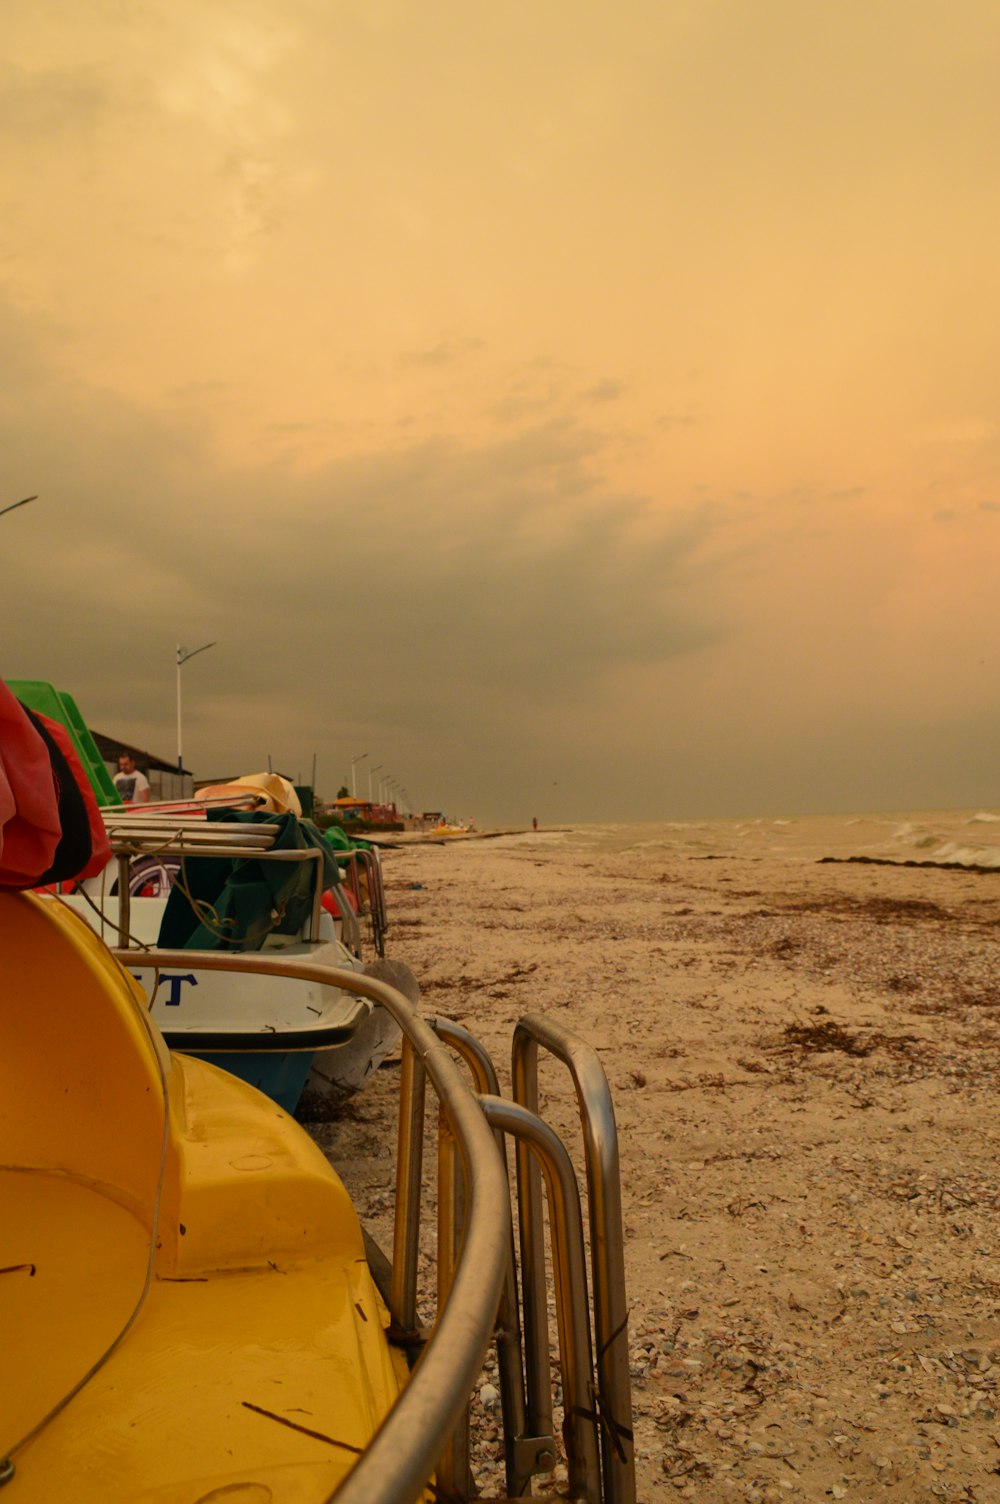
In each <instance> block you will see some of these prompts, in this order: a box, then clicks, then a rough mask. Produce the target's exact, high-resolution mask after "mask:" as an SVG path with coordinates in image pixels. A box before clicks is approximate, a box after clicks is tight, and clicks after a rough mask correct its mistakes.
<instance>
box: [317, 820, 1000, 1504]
mask: <svg viewBox="0 0 1000 1504" xmlns="http://www.w3.org/2000/svg"><path fill="white" fill-rule="evenodd" d="M898 828H899V827H898V824H897V826H896V827H893V826H892V824H891V822H887V823H885V824H884V825H883V826H880V827H879V828H878V829H868V828H866V827H862V826H859V825H857V824H855V825H854V826H853V827H852V826H849V825H848V824H847V823H846V822H843V821H831V822H828V823H827V824H825V825H824V823H823V822H821V821H812V822H782V823H780V824H779V823H778V822H772V823H770V824H766V823H764V822H760V823H759V824H758V825H756V826H755V827H740V828H738V827H736V826H735V825H729V824H719V825H717V826H705V827H690V828H689V829H688V830H686V831H683V832H682V831H680V830H678V832H677V834H676V839H674V838H671V837H670V836H669V835H664V834H663V831H662V828H659V830H660V834H659V836H658V838H657V839H649V840H645V841H644V840H640V839H639V838H638V835H637V834H636V833H639V832H641V831H642V829H643V828H642V827H637V826H636V827H631V828H629V829H626V828H618V829H617V831H615V830H613V829H612V828H608V830H607V831H605V833H604V835H603V837H602V834H601V832H600V830H599V828H597V827H591V828H589V830H588V831H585V832H582V833H580V834H578V835H577V836H574V835H573V833H568V834H567V833H565V832H564V833H562V834H558V835H556V834H552V835H549V834H546V832H544V831H540V832H539V833H538V834H537V835H532V834H526V835H523V836H504V837H501V838H498V839H496V840H488V841H484V840H481V841H458V842H454V843H451V844H448V845H429V844H414V845H409V846H406V847H405V848H403V849H400V850H394V851H391V852H388V853H386V856H385V869H384V870H385V874H386V882H387V897H388V903H389V909H390V918H391V924H392V928H391V933H390V943H389V953H390V954H391V955H394V956H397V957H399V958H400V959H402V960H404V961H406V962H407V963H408V964H409V965H410V966H411V967H412V968H413V970H414V972H415V973H416V975H417V977H418V978H419V980H420V983H421V988H422V1001H421V1008H422V1011H423V1012H424V1013H426V1014H442V1015H444V1016H447V1017H449V1018H452V1019H457V1020H459V1021H460V1022H462V1023H463V1024H465V1025H467V1026H468V1027H469V1028H471V1029H472V1030H473V1031H474V1032H475V1033H477V1034H478V1035H479V1036H480V1037H481V1038H482V1039H483V1041H484V1042H485V1043H486V1044H487V1046H488V1047H489V1048H490V1049H491V1050H492V1052H493V1055H494V1059H495V1060H496V1063H497V1065H498V1067H499V1069H500V1071H501V1076H502V1077H505V1076H506V1070H507V1051H508V1040H509V1036H510V1031H511V1028H512V1026H513V1024H514V1022H515V1021H516V1019H517V1018H518V1017H519V1016H520V1015H521V1014H522V1013H525V1012H548V1011H551V1012H554V1013H555V1014H556V1015H557V1016H558V1017H559V1018H560V1019H562V1020H563V1021H564V1022H565V1023H566V1024H568V1025H569V1026H571V1027H572V1028H574V1029H576V1030H577V1031H578V1032H579V1033H580V1034H582V1035H583V1036H584V1037H585V1038H587V1039H588V1040H589V1041H590V1042H591V1043H592V1044H593V1045H594V1046H595V1047H596V1048H597V1049H598V1050H599V1052H600V1055H601V1058H602V1060H603V1063H604V1065H605V1068H606V1070H607V1073H608V1076H609V1078H610V1081H611V1085H612V1089H613V1092H614V1097H615V1104H616V1112H617V1118H618V1126H619V1131H620V1135H621V1151H622V1180H623V1201H624V1217H625V1234H626V1260H627V1277H628V1294H629V1303H630V1308H631V1317H630V1347H631V1355H632V1376H633V1385H634V1412H635V1427H636V1448H637V1458H638V1478H639V1498H640V1499H644V1500H645V1499H650V1498H653V1497H656V1496H661V1497H671V1496H672V1495H674V1494H680V1495H682V1496H684V1495H686V1496H690V1497H695V1498H698V1499H702V1500H715V1499H729V1498H732V1499H737V1500H747V1501H751V1504H758V1501H772V1500H780V1499H803V1500H817V1501H819V1500H824V1501H825V1500H827V1499H847V1500H851V1499H858V1500H860V1499H867V1498H869V1497H872V1496H875V1497H877V1498H878V1499H884V1500H887V1501H889V1500H900V1501H903V1500H918V1499H924V1498H927V1499H951V1500H967V1501H976V1504H987V1501H990V1500H998V1499H1000V1419H998V1416H997V1411H996V1406H997V1384H998V1380H1000V1261H998V1252H1000V1240H998V1236H997V1231H998V1228H997V1212H998V1205H1000V1171H998V1168H997V1164H998V1147H1000V1146H998V1139H1000V1128H998V1123H997V1112H996V1107H997V1092H998V1072H997V1060H998V1054H997V1051H998V1045H1000V983H998V981H997V977H998V960H1000V954H998V952H1000V944H998V942H1000V870H997V869H996V868H995V867H993V868H991V869H990V870H985V871H978V872H972V871H963V870H952V869H949V868H947V867H926V866H920V867H916V866H901V865H879V864H871V863H865V864H858V863H854V862H848V861H846V860H844V858H846V857H847V856H849V855H854V854H856V853H858V852H859V851H867V852H868V853H869V855H871V854H872V853H875V854H876V855H878V854H879V853H881V856H880V857H879V860H880V861H881V860H890V859H891V860H901V859H903V858H904V857H906V858H909V859H914V858H916V859H920V860H926V859H928V857H930V858H931V859H933V857H934V855H935V854H938V855H941V856H946V855H947V854H948V852H949V851H952V852H953V851H954V850H955V849H956V847H955V842H954V841H952V843H951V845H950V846H948V845H947V844H946V843H943V841H942V840H940V839H939V840H938V842H937V845H936V846H935V845H934V843H933V842H932V841H930V840H926V841H921V840H920V839H919V838H918V836H917V835H916V834H914V833H913V832H908V833H907V837H906V839H907V841H908V842H909V848H908V849H905V850H904V849H903V846H904V845H905V844H906V843H905V842H904V843H903V845H901V844H900V842H899V840H898V839H897V840H896V844H895V845H893V843H892V839H891V832H892V831H893V830H894V829H895V830H896V831H897V835H898ZM956 829H957V827H956ZM959 833H960V832H959ZM965 834H966V837H967V838H968V839H969V840H972V839H973V838H975V837H976V836H977V832H976V831H975V830H974V829H973V830H971V832H970V831H968V830H967V831H966V832H965ZM983 834H985V835H988V836H989V837H990V839H992V840H995V839H996V827H993V828H989V829H985V828H983V829H980V831H979V832H978V835H983ZM992 849H993V850H994V851H995V848H992ZM822 856H834V857H837V858H840V860H836V861H833V862H821V861H820V858H821V857H822ZM963 859H964V860H968V859H969V857H968V853H967V852H966V853H964V855H963ZM987 861H988V862H989V861H992V856H990V855H989V851H988V852H987ZM397 1080H398V1070H397V1069H395V1068H394V1067H393V1066H392V1065H391V1064H390V1065H389V1067H388V1068H383V1069H382V1070H381V1071H380V1072H379V1073H378V1077H377V1079H376V1081H375V1082H374V1084H373V1085H372V1086H371V1087H370V1088H368V1089H366V1091H365V1093H364V1094H363V1096H362V1097H360V1098H358V1099H357V1100H356V1102H355V1104H354V1106H353V1109H352V1111H351V1112H350V1113H349V1114H348V1115H347V1116H345V1118H343V1119H342V1120H341V1121H340V1122H338V1123H335V1124H331V1125H329V1126H328V1127H327V1128H325V1129H317V1133H318V1135H319V1136H320V1137H321V1141H323V1142H324V1144H325V1145H326V1146H327V1147H328V1149H329V1151H330V1153H331V1157H332V1158H333V1159H334V1162H335V1163H337V1164H338V1165H340V1166H341V1167H342V1169H343V1172H344V1174H345V1177H346V1178H347V1179H348V1181H349V1182H350V1183H351V1184H352V1185H353V1186H354V1187H355V1188H356V1190H357V1191H358V1193H359V1194H358V1199H359V1204H360V1207H361V1211H362V1214H363V1215H364V1216H365V1217H366V1218H367V1219H368V1220H369V1221H370V1222H372V1224H373V1225H374V1226H375V1229H376V1232H379V1231H381V1232H382V1234H383V1235H384V1231H385V1228H386V1227H387V1225H388V1224H387V1208H388V1206H389V1205H390V1204H391V1186H390V1185H389V1183H388V1182H387V1180H386V1177H385V1159H384V1153H383V1152H380V1145H383V1144H384V1142H385V1137H386V1135H387V1134H389V1133H390V1132H392V1131H394V1129H393V1127H392V1125H393V1123H394V1113H395V1093H396V1083H397ZM546 1106H547V1107H548V1108H549V1110H550V1112H551V1116H552V1119H553V1121H554V1122H555V1123H556V1124H557V1126H559V1127H561V1128H565V1127H566V1126H567V1125H568V1124H569V1122H570V1119H571V1113H570V1111H569V1105H568V1103H567V1101H566V1099H565V1097H564V1096H563V1095H560V1097H558V1098H556V1099H552V1100H550V1101H549V1102H547V1103H546ZM493 1425H495V1422H493V1421H492V1419H491V1417H490V1416H489V1415H486V1414H483V1415H481V1416H480V1418H479V1427H480V1434H481V1435H482V1434H484V1433H485V1434H486V1435H487V1436H489V1432H490V1429H491V1427H492V1426H493ZM494 1450H495V1445H494ZM501 1482H502V1470H501V1469H500V1467H499V1466H494V1467H489V1466H487V1468H486V1469H485V1470H484V1471H483V1472H481V1474H480V1483H481V1486H482V1487H483V1490H484V1492H485V1493H486V1494H487V1495H488V1494H490V1493H497V1492H500V1491H501Z"/></svg>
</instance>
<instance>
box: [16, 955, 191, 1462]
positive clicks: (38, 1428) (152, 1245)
mask: <svg viewBox="0 0 1000 1504" xmlns="http://www.w3.org/2000/svg"><path fill="white" fill-rule="evenodd" d="M115 964H116V965H117V966H118V970H119V971H120V972H121V974H122V979H123V981H124V982H125V984H126V986H128V982H130V981H131V978H130V977H129V976H128V973H127V972H126V971H125V968H124V967H123V966H122V965H121V962H117V961H116V963H115ZM128 995H129V997H130V998H131V999H132V1003H133V1005H134V1007H135V1010H136V1013H137V1014H138V1016H139V1018H140V1019H141V1020H142V1026H143V1029H144V1030H145V1032H146V1038H147V1041H148V1043H149V1048H150V1050H151V1051H152V1053H153V1058H154V1060H155V1061H156V1069H157V1072H158V1074H159V1077H160V1093H161V1096H162V1099H163V1139H162V1142H161V1144H160V1164H159V1169H158V1170H157V1173H156V1191H155V1193H154V1196H153V1211H152V1220H151V1225H150V1232H149V1257H148V1258H147V1260H146V1277H145V1279H144V1281H143V1285H142V1290H141V1291H140V1293H139V1299H138V1300H137V1301H136V1303H135V1307H134V1308H133V1310H132V1314H131V1315H130V1316H129V1318H128V1320H127V1321H126V1322H125V1325H124V1326H123V1327H122V1329H121V1331H120V1332H119V1333H118V1335H117V1337H115V1338H114V1339H113V1341H112V1342H111V1343H110V1344H109V1346H108V1347H106V1348H105V1350H104V1352H103V1353H102V1354H101V1356H100V1357H99V1358H98V1359H97V1360H96V1361H95V1362H94V1363H92V1364H91V1366H90V1367H89V1368H88V1369H87V1372H86V1373H85V1374H84V1375H83V1377H82V1378H81V1379H78V1380H77V1382H76V1383H75V1384H74V1385H73V1387H72V1388H71V1389H70V1390H69V1391H68V1392H67V1393H66V1394H64V1395H63V1397H62V1399H60V1400H57V1401H56V1403H55V1404H54V1405H53V1406H52V1408H51V1410H49V1411H48V1413H47V1414H46V1415H43V1416H42V1418H41V1420H40V1421H38V1422H37V1424H35V1425H34V1426H32V1428H31V1430H30V1431H27V1432H26V1433H25V1434H24V1435H23V1436H22V1437H20V1438H19V1440H17V1441H15V1442H14V1444H13V1446H9V1447H7V1448H6V1450H5V1451H2V1452H0V1488H3V1486H4V1484H5V1483H9V1482H10V1480H11V1479H12V1478H13V1476H14V1473H15V1464H14V1460H13V1459H14V1454H15V1453H16V1452H20V1451H21V1450H22V1448H23V1447H26V1446H27V1445H28V1443H29V1442H31V1441H34V1439H35V1437H36V1436H38V1435H40V1434H41V1432H42V1431H44V1430H45V1427H46V1426H47V1425H49V1424H50V1422H51V1421H53V1420H55V1418H56V1416H57V1415H60V1414H61V1413H62V1411H63V1410H65V1409H66V1406H67V1405H68V1404H69V1403H70V1401H71V1400H73V1399H75V1398H76V1396H77V1395H78V1394H79V1393H80V1390H81V1389H83V1388H84V1386H85V1385H87V1384H89V1383H90V1381H91V1379H92V1378H93V1377H94V1375H95V1374H97V1373H99V1372H100V1370H101V1369H102V1368H103V1367H104V1365H105V1363H106V1362H107V1361H108V1359H109V1358H110V1357H111V1355H112V1353H114V1352H116V1351H117V1349H118V1348H119V1347H120V1346H121V1344H122V1343H123V1342H124V1340H125V1338H126V1337H127V1336H128V1333H129V1332H130V1331H131V1329H132V1327H133V1326H134V1325H135V1322H136V1319H137V1318H138V1315H139V1312H140V1311H141V1310H142V1308H143V1306H144V1305H145V1303H146V1297H147V1296H148V1294H149V1289H150V1286H151V1285H152V1283H153V1266H154V1264H155V1262H156V1245H157V1240H158V1235H159V1228H160V1204H161V1201H162V1198H163V1181H164V1178H165V1175H166V1169H167V1149H168V1147H169V1144H170V1098H169V1088H168V1086H167V1073H166V1071H165V1070H164V1068H163V1060H162V1058H161V1056H160V1052H159V1050H158V1049H157V1047H156V1038H155V1035H154V1033H153V1027H152V1025H151V1023H150V1021H149V1017H148V1015H147V1014H146V1012H145V1010H144V1009H142V1008H140V1007H139V1005H138V1003H137V1002H136V1000H135V997H134V996H133V993H132V988H131V986H128Z"/></svg>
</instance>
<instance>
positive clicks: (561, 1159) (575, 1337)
mask: <svg viewBox="0 0 1000 1504" xmlns="http://www.w3.org/2000/svg"><path fill="white" fill-rule="evenodd" d="M480 1106H481V1107H482V1109H483V1112H484V1113H485V1114H486V1120H487V1122H488V1123H490V1124H491V1126H492V1127H494V1128H501V1129H503V1130H504V1132H506V1133H511V1134H513V1135H514V1137H515V1138H516V1139H517V1145H518V1151H519V1152H521V1151H522V1150H523V1151H524V1152H526V1153H528V1154H530V1155H531V1157H532V1159H533V1160H534V1161H536V1162H537V1164H538V1165H539V1166H540V1168H541V1172H542V1176H543V1177H544V1180H545V1191H546V1196H547V1198H548V1203H549V1233H550V1236H551V1239H552V1274H553V1284H554V1286H555V1297H556V1328H557V1331H558V1334H559V1364H560V1370H561V1373H562V1388H563V1440H564V1441H565V1444H566V1464H567V1468H568V1472H569V1497H570V1498H571V1499H579V1500H586V1501H587V1504H601V1500H602V1497H603V1496H602V1493H601V1466H600V1445H599V1440H598V1415H597V1412H596V1410H595V1408H594V1404H593V1394H592V1385H593V1373H594V1358H593V1352H592V1349H591V1345H590V1303H589V1300H588V1298H587V1260H586V1253H585V1249H584V1242H583V1213H582V1212H581V1210H580V1190H579V1187H578V1186H577V1183H576V1172H575V1171H574V1169H573V1165H572V1162H571V1160H570V1157H569V1154H568V1153H567V1151H566V1146H565V1144H564V1143H563V1142H562V1140H561V1139H560V1137H559V1135H558V1134H557V1133H556V1132H555V1130H554V1129H553V1128H550V1127H549V1125H548V1123H546V1122H544V1121H543V1120H542V1119H541V1118H540V1117H538V1115H537V1114H536V1113H534V1112H531V1111H529V1109H528V1108H526V1107H524V1106H522V1105H521V1104H520V1103H518V1102H508V1101H505V1100H504V1099H503V1098H502V1097H481V1098H480ZM523 1272H524V1275H525V1281H526V1282H527V1281H528V1279H529V1278H533V1277H534V1276H535V1275H537V1274H538V1273H540V1275H541V1283H542V1286H543V1288H544V1285H545V1269H544V1264H543V1267H542V1269H541V1270H540V1271H538V1270H532V1271H523ZM544 1355H545V1364H546V1368H547V1367H548V1356H549V1342H548V1331H547V1330H546V1336H545V1353H544ZM554 1463H555V1454H554V1451H553V1453H552V1455H551V1458H550V1461H549V1469H551V1467H552V1466H553V1465H554Z"/></svg>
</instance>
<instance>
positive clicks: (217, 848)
mask: <svg viewBox="0 0 1000 1504" xmlns="http://www.w3.org/2000/svg"><path fill="white" fill-rule="evenodd" d="M262 830H264V831H265V832H266V831H268V830H269V827H267V826H263V827H262ZM186 834H187V832H186V831H184V830H178V831H175V832H173V833H171V832H169V831H168V832H166V834H165V835H161V837H160V838H159V839H157V838H156V837H155V836H154V835H153V834H152V833H150V834H149V838H148V840H136V839H135V838H134V837H133V836H132V835H128V836H123V835H121V834H120V833H118V832H114V831H109V832H108V835H109V837H110V838H111V850H112V853H113V855H114V856H115V857H116V858H117V860H118V944H119V946H121V947H125V946H127V945H128V943H129V935H130V932H131V927H132V913H131V903H132V893H131V887H130V884H129V863H130V861H131V858H132V857H133V856H150V855H154V854H155V855H157V856H160V855H163V854H164V853H165V852H168V851H169V852H172V853H173V854H174V855H176V856H179V857H180V858H181V861H182V862H183V860H184V858H185V857H186V856H192V857H199V856H212V857H227V858H230V859H232V860H234V861H236V860H239V859H240V858H243V859H245V860H248V861H257V860H263V861H268V862H303V861H307V862H312V863H314V865H315V867H316V876H315V879H314V881H313V884H312V900H311V902H312V907H311V910H310V914H309V935H308V941H309V944H310V945H318V944H319V939H320V923H321V920H322V915H323V880H322V879H323V852H322V851H321V850H320V848H319V847H318V846H307V847H305V848H303V849H302V850H295V851H272V850H271V849H270V846H269V845H265V844H263V842H260V843H258V842H246V841H222V842H219V841H216V840H213V841H208V842H203V841H202V840H200V839H199V840H197V841H195V842H193V843H191V844H188V843H187V841H186V840H185V836H186ZM199 835H200V832H199ZM274 835H275V832H274V828H273V827H270V840H271V841H273V840H274ZM347 928H348V926H347V922H346V920H345V929H347ZM353 935H354V937H356V939H357V941H358V943H359V944H360V938H361V936H360V931H359V930H358V928H357V923H356V922H355V925H354V931H353Z"/></svg>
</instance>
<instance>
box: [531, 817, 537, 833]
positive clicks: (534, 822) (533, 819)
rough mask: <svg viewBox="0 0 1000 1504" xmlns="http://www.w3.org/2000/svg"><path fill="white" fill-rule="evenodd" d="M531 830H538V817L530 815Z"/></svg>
mask: <svg viewBox="0 0 1000 1504" xmlns="http://www.w3.org/2000/svg"><path fill="white" fill-rule="evenodd" d="M531 828H532V830H537V829H538V816H537V815H532V817H531Z"/></svg>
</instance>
